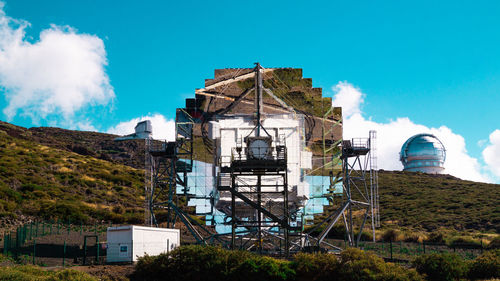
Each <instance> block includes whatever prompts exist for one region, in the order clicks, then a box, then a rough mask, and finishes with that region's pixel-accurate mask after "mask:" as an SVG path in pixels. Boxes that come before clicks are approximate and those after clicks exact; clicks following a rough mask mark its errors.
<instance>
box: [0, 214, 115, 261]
mask: <svg viewBox="0 0 500 281" xmlns="http://www.w3.org/2000/svg"><path fill="white" fill-rule="evenodd" d="M109 226H112V224H111V223H94V224H92V225H89V224H83V223H72V222H71V221H67V222H63V221H56V222H50V221H49V222H47V221H34V222H30V223H26V224H23V225H20V226H17V227H16V228H15V229H12V230H10V231H6V232H4V233H3V235H0V239H1V240H0V247H2V246H3V247H2V248H0V252H1V253H3V255H5V256H9V257H12V258H14V259H16V260H17V261H18V262H21V263H31V264H37V265H47V266H55V265H70V264H94V263H104V262H105V256H106V245H105V242H103V241H106V230H107V227H109Z"/></svg>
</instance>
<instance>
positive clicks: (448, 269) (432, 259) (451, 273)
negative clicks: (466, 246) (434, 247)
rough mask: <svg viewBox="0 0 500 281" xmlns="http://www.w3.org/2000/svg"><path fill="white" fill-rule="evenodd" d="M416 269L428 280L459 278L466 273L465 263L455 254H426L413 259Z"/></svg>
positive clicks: (441, 280)
mask: <svg viewBox="0 0 500 281" xmlns="http://www.w3.org/2000/svg"><path fill="white" fill-rule="evenodd" d="M414 265H415V267H416V269H417V271H418V272H419V273H421V274H424V275H425V276H426V279H427V280H429V281H453V280H460V279H461V278H463V277H464V276H465V275H466V274H467V264H466V262H465V261H464V260H463V259H462V258H461V257H460V256H458V255H455V254H448V253H445V254H427V255H422V256H420V257H417V258H416V259H415V261H414Z"/></svg>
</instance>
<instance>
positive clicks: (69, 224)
mask: <svg viewBox="0 0 500 281" xmlns="http://www.w3.org/2000/svg"><path fill="white" fill-rule="evenodd" d="M70 231H71V220H70V219H68V235H69V232H70Z"/></svg>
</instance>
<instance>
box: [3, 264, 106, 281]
mask: <svg viewBox="0 0 500 281" xmlns="http://www.w3.org/2000/svg"><path fill="white" fill-rule="evenodd" d="M0 280H9V281H32V280H37V281H96V280H97V279H96V278H94V277H92V276H90V275H88V274H86V273H83V272H80V271H76V270H73V269H64V270H61V271H49V270H44V269H42V268H40V267H36V266H30V265H17V266H3V267H0Z"/></svg>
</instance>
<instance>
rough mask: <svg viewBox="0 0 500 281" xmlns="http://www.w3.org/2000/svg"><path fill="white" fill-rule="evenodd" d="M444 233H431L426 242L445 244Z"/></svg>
mask: <svg viewBox="0 0 500 281" xmlns="http://www.w3.org/2000/svg"><path fill="white" fill-rule="evenodd" d="M444 237H445V235H444V233H442V232H440V231H435V232H431V234H429V236H428V237H427V239H426V240H425V241H428V242H434V243H444Z"/></svg>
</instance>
